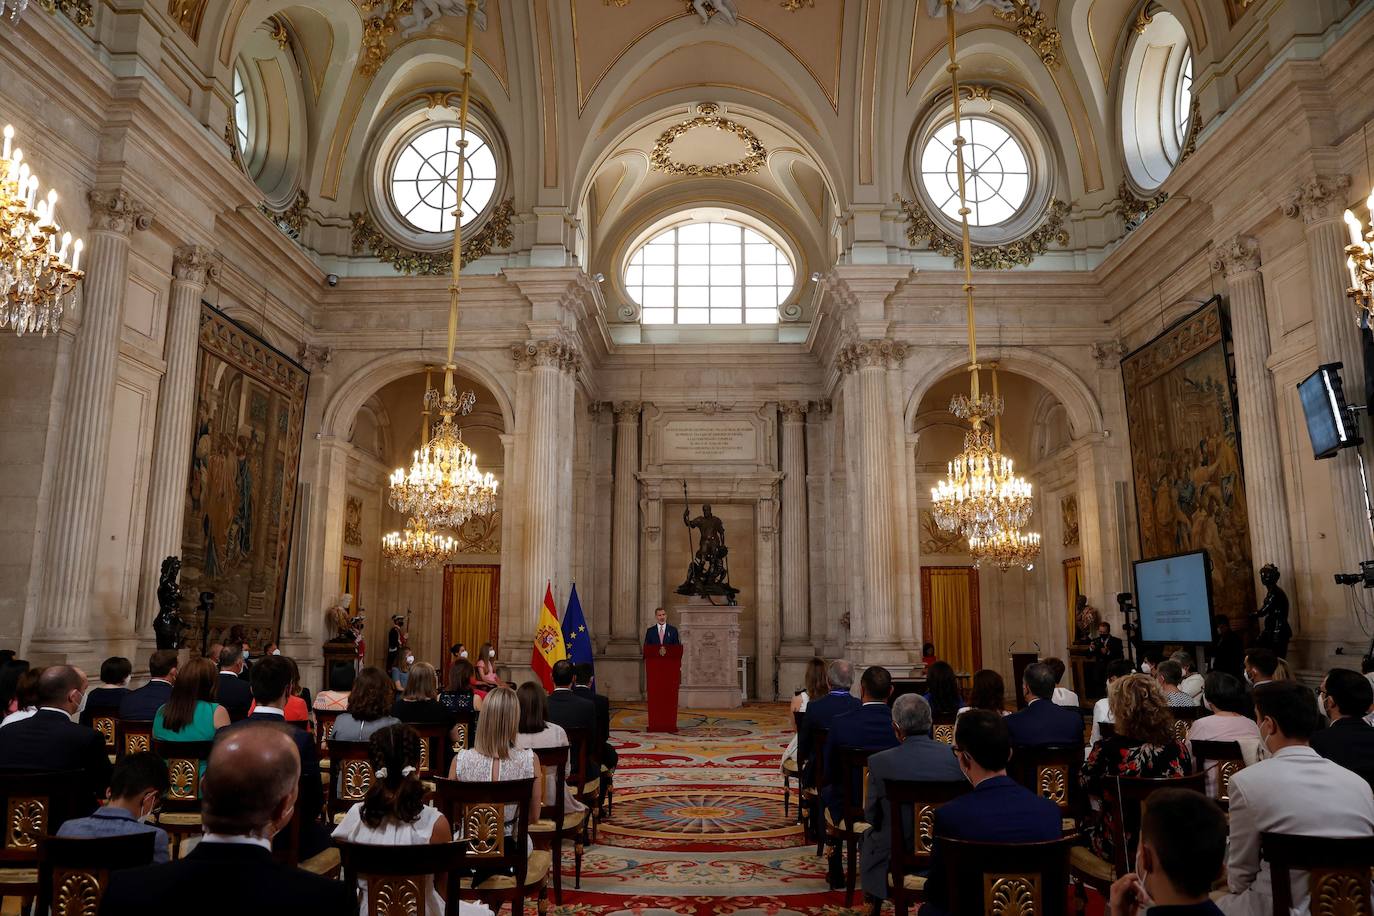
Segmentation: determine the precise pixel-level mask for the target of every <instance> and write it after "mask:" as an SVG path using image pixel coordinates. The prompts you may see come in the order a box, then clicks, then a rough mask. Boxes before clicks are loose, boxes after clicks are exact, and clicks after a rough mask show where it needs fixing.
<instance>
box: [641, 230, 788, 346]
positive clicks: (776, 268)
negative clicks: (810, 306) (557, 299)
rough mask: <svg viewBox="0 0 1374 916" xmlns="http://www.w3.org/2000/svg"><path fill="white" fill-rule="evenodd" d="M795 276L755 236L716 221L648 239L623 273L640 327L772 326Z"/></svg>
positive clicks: (780, 255)
mask: <svg viewBox="0 0 1374 916" xmlns="http://www.w3.org/2000/svg"><path fill="white" fill-rule="evenodd" d="M795 280H796V272H795V268H794V267H793V264H792V261H791V259H790V258H789V257H788V256H787V254H786V252H784V251H783V250H782V248H780V247H779V246H778V245H777V244H775V243H774V242H772V241H771V240H769V239H768V238H767V237H766V236H765V235H764V234H763V233H761V232H758V231H756V230H755V229H752V228H750V227H748V226H745V225H741V224H739V223H733V222H718V221H694V222H688V223H683V224H680V225H677V226H673V227H671V228H668V229H665V230H663V231H662V232H660V233H658V234H657V235H654V236H652V237H651V238H650V239H649V240H648V241H646V242H645V243H644V244H642V245H640V246H639V248H637V249H635V251H634V253H633V254H632V255H630V259H629V261H628V263H627V264H626V267H625V273H624V282H625V290H626V292H628V293H629V294H630V296H631V298H633V299H634V300H635V301H636V302H637V303H639V305H640V307H641V309H642V313H641V316H640V320H641V321H642V322H643V323H644V324H715V325H722V324H776V323H777V322H778V307H779V306H780V305H782V304H783V303H784V302H785V301H786V299H787V297H788V296H790V295H791V294H792V290H793V287H794V285H795Z"/></svg>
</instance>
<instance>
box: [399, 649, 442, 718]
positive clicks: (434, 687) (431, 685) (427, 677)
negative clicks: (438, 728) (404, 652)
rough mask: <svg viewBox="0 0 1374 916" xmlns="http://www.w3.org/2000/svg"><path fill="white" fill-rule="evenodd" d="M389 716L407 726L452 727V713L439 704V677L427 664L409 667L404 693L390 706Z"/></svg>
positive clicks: (416, 664) (418, 663)
mask: <svg viewBox="0 0 1374 916" xmlns="http://www.w3.org/2000/svg"><path fill="white" fill-rule="evenodd" d="M391 714H392V715H393V716H395V717H396V718H397V719H400V720H401V721H402V722H405V723H407V724H409V725H452V724H453V713H451V712H449V710H448V707H447V706H445V705H444V704H443V703H440V702H439V676H438V674H436V673H435V671H434V666H433V665H431V664H429V663H428V662H416V663H415V664H413V665H411V666H410V676H409V678H407V680H406V689H405V692H404V693H402V694H401V696H400V697H399V698H398V699H397V700H396V702H395V703H393V704H392V706H391Z"/></svg>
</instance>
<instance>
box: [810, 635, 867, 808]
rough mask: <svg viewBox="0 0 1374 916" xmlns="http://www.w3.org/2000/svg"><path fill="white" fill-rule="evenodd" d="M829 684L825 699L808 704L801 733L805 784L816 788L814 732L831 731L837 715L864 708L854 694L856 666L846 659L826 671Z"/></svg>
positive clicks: (814, 698) (838, 660) (833, 662)
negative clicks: (821, 729)
mask: <svg viewBox="0 0 1374 916" xmlns="http://www.w3.org/2000/svg"><path fill="white" fill-rule="evenodd" d="M825 679H826V681H828V682H829V684H830V692H829V693H827V694H826V695H825V696H823V697H812V698H811V700H810V702H808V703H807V704H806V712H805V714H804V715H803V716H802V722H801V728H800V729H799V730H798V732H797V760H798V761H800V762H801V767H802V770H801V784H802V785H803V786H808V787H809V786H813V785H815V782H816V762H815V761H814V760H812V759H811V730H812V729H813V728H824V729H827V730H828V729H829V728H830V724H831V723H832V722H833V721H834V720H835V717H836V716H842V715H844V714H845V713H847V712H853V711H854V710H856V709H858V708H859V706H860V705H862V704H861V703H860V701H859V698H858V697H856V696H854V695H853V694H851V693H850V692H849V691H850V688H851V687H853V686H854V666H853V665H851V664H850V663H849V662H848V661H846V660H845V659H843V658H837V659H835V660H834V661H832V662H831V663H830V667H829V668H828V669H827V670H826V674H825Z"/></svg>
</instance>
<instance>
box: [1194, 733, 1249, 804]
mask: <svg viewBox="0 0 1374 916" xmlns="http://www.w3.org/2000/svg"><path fill="white" fill-rule="evenodd" d="M1190 743H1191V744H1192V748H1193V760H1195V761H1196V762H1197V768H1198V770H1200V771H1202V772H1203V773H1206V772H1207V771H1208V769H1209V767H1208V765H1207V764H1208V763H1209V762H1211V763H1213V764H1215V766H1216V774H1217V785H1216V792H1215V793H1213V794H1212V800H1213V801H1215V802H1216V803H1217V804H1219V805H1221V806H1222V807H1223V808H1228V807H1230V804H1231V777H1232V776H1234V775H1236V774H1237V773H1239V772H1240V771H1241V770H1243V769H1245V755H1244V754H1243V753H1241V750H1240V742H1239V741H1193V742H1190Z"/></svg>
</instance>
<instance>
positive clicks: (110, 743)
mask: <svg viewBox="0 0 1374 916" xmlns="http://www.w3.org/2000/svg"><path fill="white" fill-rule="evenodd" d="M118 722H119V716H117V715H116V714H115V713H114V712H113V711H111V710H102V711H100V712H96V713H93V714H92V715H91V728H93V729H95V730H96V731H98V732H100V737H102V738H104V739H105V750H106V751H107V752H108V753H111V754H117V753H118V747H119V746H118V744H117V743H116V741H115V732H116V731H117V727H116V726H117V724H118Z"/></svg>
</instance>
